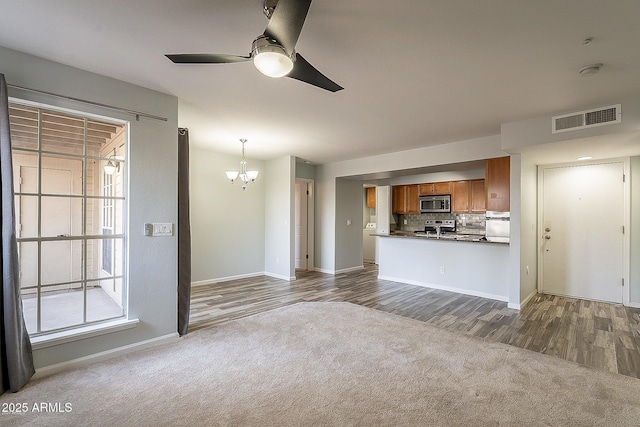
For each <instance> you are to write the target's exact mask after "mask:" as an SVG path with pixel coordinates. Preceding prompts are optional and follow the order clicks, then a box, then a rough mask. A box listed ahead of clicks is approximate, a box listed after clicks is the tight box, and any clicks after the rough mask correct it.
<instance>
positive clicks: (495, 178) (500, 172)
mask: <svg viewBox="0 0 640 427" xmlns="http://www.w3.org/2000/svg"><path fill="white" fill-rule="evenodd" d="M510 179H511V174H510V159H509V157H498V158H495V159H488V160H487V163H486V169H485V186H486V192H487V203H486V210H488V211H497V212H509V210H510V207H509V206H510V201H509V181H510Z"/></svg>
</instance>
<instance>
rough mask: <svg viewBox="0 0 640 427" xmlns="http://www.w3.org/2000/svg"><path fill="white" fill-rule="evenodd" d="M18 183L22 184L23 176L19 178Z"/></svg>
mask: <svg viewBox="0 0 640 427" xmlns="http://www.w3.org/2000/svg"><path fill="white" fill-rule="evenodd" d="M18 184H20V185H22V177H19V178H18Z"/></svg>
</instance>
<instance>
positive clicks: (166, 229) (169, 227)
mask: <svg viewBox="0 0 640 427" xmlns="http://www.w3.org/2000/svg"><path fill="white" fill-rule="evenodd" d="M153 235H154V236H173V224H172V223H170V222H154V223H153Z"/></svg>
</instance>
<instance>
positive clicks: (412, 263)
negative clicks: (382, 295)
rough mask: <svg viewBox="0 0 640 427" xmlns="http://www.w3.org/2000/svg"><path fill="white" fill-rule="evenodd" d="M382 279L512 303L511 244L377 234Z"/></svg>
mask: <svg viewBox="0 0 640 427" xmlns="http://www.w3.org/2000/svg"><path fill="white" fill-rule="evenodd" d="M377 236H378V237H377V240H378V243H377V244H378V264H379V271H378V278H379V279H382V280H390V281H394V282H400V283H408V284H412V285H418V286H424V287H427V288H434V289H442V290H446V291H451V292H457V293H462V294H467V295H474V296H479V297H484V298H491V299H495V300H499V301H507V302H508V301H509V244H508V243H500V242H487V241H486V240H482V239H481V237H482V236H470V237H467V236H468V235H464V236H460V235H458V237H461V238H456V235H455V234H450V235H449V236H448V237H445V236H440V237H439V238H438V237H436V236H431V235H430V236H426V235H424V236H421V235H419V234H418V235H416V234H413V233H395V234H389V235H380V234H378V235H377Z"/></svg>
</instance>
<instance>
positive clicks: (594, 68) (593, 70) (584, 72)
mask: <svg viewBox="0 0 640 427" xmlns="http://www.w3.org/2000/svg"><path fill="white" fill-rule="evenodd" d="M600 68H602V64H601V63H598V64H591V65H587V66H586V67H582V68H580V71H578V73H579V74H580V75H581V76H590V75H593V74H597V73H598V71H600Z"/></svg>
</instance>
